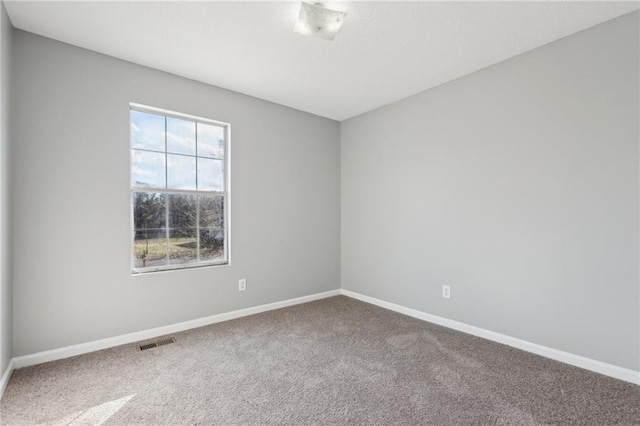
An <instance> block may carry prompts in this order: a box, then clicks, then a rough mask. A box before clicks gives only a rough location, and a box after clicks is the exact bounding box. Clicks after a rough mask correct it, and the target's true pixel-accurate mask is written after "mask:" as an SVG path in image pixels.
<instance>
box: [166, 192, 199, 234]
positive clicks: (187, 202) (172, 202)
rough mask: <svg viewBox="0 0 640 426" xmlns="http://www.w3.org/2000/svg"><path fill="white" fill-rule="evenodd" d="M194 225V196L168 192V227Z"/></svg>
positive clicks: (192, 226) (191, 226)
mask: <svg viewBox="0 0 640 426" xmlns="http://www.w3.org/2000/svg"><path fill="white" fill-rule="evenodd" d="M196 226H197V224H196V196H195V195H190V194H170V195H169V228H195V227H196Z"/></svg>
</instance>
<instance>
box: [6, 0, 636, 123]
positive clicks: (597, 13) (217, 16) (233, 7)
mask: <svg viewBox="0 0 640 426" xmlns="http://www.w3.org/2000/svg"><path fill="white" fill-rule="evenodd" d="M325 4H326V5H327V6H328V7H332V8H335V9H339V10H343V11H347V12H348V13H349V15H348V16H347V18H346V21H345V24H344V26H343V27H342V30H341V32H340V33H339V34H338V36H337V37H336V39H335V40H334V41H332V42H330V41H326V40H322V39H314V38H309V37H304V36H301V35H299V34H295V33H293V32H292V28H293V24H294V20H295V18H296V16H297V14H298V10H299V2H291V1H286V2H241V1H233V2H184V1H182V2H155V1H154V2H150V1H146V2H112V1H100V2H96V1H93V2H78V1H74V2H55V1H46V2H23V1H18V2H12V1H8V2H5V5H6V8H7V12H8V14H9V17H10V19H11V22H12V23H13V25H14V26H15V27H16V28H19V29H22V30H25V31H29V32H32V33H36V34H40V35H43V36H45V37H49V38H52V39H56V40H60V41H63V42H66V43H69V44H73V45H76V46H80V47H83V48H86V49H90V50H93V51H96V52H100V53H104V54H107V55H111V56H114V57H117V58H122V59H125V60H127V61H131V62H135V63H138V64H141V65H146V66H149V67H153V68H157V69H159V70H163V71H167V72H170V73H173V74H177V75H181V76H184V77H188V78H192V79H194V80H198V81H202V82H205V83H209V84H212V85H215V86H219V87H223V88H226V89H230V90H234V91H236V92H240V93H244V94H247V95H251V96H255V97H257V98H261V99H266V100H269V101H272V102H276V103H279V104H282V105H287V106H290V107H292V108H296V109H299V110H303V111H308V112H311V113H314V114H318V115H321V116H324V117H328V118H332V119H335V120H344V119H347V118H350V117H353V116H355V115H358V114H361V113H363V112H366V111H369V110H371V109H374V108H377V107H380V106H382V105H385V104H388V103H390V102H394V101H397V100H399V99H402V98H404V97H407V96H409V95H412V94H415V93H418V92H420V91H423V90H425V89H428V88H431V87H434V86H436V85H439V84H441V83H444V82H446V81H450V80H452V79H455V78H457V77H460V76H463V75H465V74H468V73H471V72H473V71H476V70H479V69H481V68H483V67H486V66H488V65H491V64H495V63H497V62H500V61H503V60H505V59H507V58H510V57H513V56H515V55H518V54H520V53H523V52H526V51H528V50H530V49H533V48H536V47H539V46H541V45H543V44H546V43H549V42H551V41H554V40H557V39H559V38H561V37H565V36H567V35H570V34H572V33H575V32H577V31H580V30H582V29H585V28H588V27H591V26H593V25H596V24H599V23H601V22H604V21H607V20H609V19H612V18H615V17H617V16H620V15H623V14H625V13H628V12H631V11H633V10H636V9H638V8H639V3H638V2H637V1H629V2H611V1H602V2H579V1H568V2H558V1H546V2H523V1H508V2H488V1H475V2H428V1H425V2H399V1H397V2H373V1H367V2H351V1H339V2H335V1H327V2H325Z"/></svg>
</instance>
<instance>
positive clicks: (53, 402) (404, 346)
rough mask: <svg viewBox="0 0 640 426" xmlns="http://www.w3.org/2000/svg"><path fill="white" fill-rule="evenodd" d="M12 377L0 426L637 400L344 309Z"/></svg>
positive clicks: (390, 417)
mask: <svg viewBox="0 0 640 426" xmlns="http://www.w3.org/2000/svg"><path fill="white" fill-rule="evenodd" d="M173 336H174V337H175V339H176V343H174V344H170V345H167V346H162V347H158V348H154V349H149V350H146V351H142V352H141V351H138V350H137V346H136V345H125V346H120V347H117V348H113V349H108V350H103V351H100V352H95V353H92V354H87V355H82V356H78V357H74V358H70V359H66V360H61V361H56V362H51V363H47V364H42V365H38V366H34V367H29V368H24V369H21V370H17V371H16V372H14V374H13V377H12V378H11V382H10V383H9V386H8V387H7V390H6V393H5V395H4V398H3V399H2V401H1V403H0V410H1V411H0V414H1V420H2V424H6V425H14V424H16V425H18V424H40V423H44V424H61V425H67V424H72V425H76V424H78V425H79V424H105V425H138V424H141V425H142V424H146V425H179V424H180V425H181V424H200V425H213V424H291V425H300V424H333V425H335V424H378V425H391V424H408V425H418V424H425V425H537V424H557V425H572V424H576V425H614V424H616V425H620V424H622V425H637V424H640V387H638V386H635V385H632V384H629V383H625V382H622V381H619V380H615V379H611V378H608V377H605V376H601V375H598V374H595V373H590V372H588V371H585V370H582V369H579V368H575V367H571V366H568V365H564V364H561V363H559V362H555V361H551V360H548V359H545V358H542V357H538V356H536V355H532V354H529V353H526V352H522V351H519V350H517V349H513V348H510V347H507V346H503V345H499V344H497V343H493V342H490V341H487V340H483V339H480V338H477V337H473V336H470V335H467V334H464V333H460V332H456V331H452V330H449V329H446V328H443V327H440V326H436V325H433V324H430V323H427V322H423V321H420V320H417V319H414V318H410V317H406V316H403V315H400V314H397V313H395V312H391V311H387V310H385V309H382V308H379V307H376V306H372V305H369V304H366V303H362V302H359V301H356V300H353V299H349V298H347V297H344V296H339V297H333V298H330V299H325V300H321V301H317V302H312V303H308V304H305V305H299V306H294V307H291V308H286V309H281V310H277V311H271V312H267V313H264V314H259V315H254V316H251V317H246V318H242V319H238V320H234V321H229V322H226V323H220V324H215V325H212V326H208V327H203V328H199V329H195V330H191V331H188V332H184V333H178V334H175V335H173Z"/></svg>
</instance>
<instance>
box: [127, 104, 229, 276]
mask: <svg viewBox="0 0 640 426" xmlns="http://www.w3.org/2000/svg"><path fill="white" fill-rule="evenodd" d="M129 117H130V143H131V216H132V218H131V223H132V271H133V272H134V273H140V272H150V271H159V270H169V269H179V268H188V267H196V266H206V265H221V264H226V263H228V258H229V247H228V223H229V221H228V220H227V217H228V210H229V179H228V176H229V175H228V169H229V168H228V158H229V155H228V147H229V125H228V124H225V123H220V122H217V121H213V120H208V119H203V118H199V117H193V116H189V115H184V114H178V113H173V112H168V111H163V110H158V109H154V108H149V107H143V106H140V105H131V108H130V112H129Z"/></svg>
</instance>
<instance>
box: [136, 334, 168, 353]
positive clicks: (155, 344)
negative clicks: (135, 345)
mask: <svg viewBox="0 0 640 426" xmlns="http://www.w3.org/2000/svg"><path fill="white" fill-rule="evenodd" d="M175 342H176V339H174V338H173V337H168V338H166V339H162V340H158V341H156V342H151V343H145V344H144V345H140V346H139V348H140V350H141V351H146V350H147V349H151V348H157V347H158V346H164V345H170V344H172V343H175Z"/></svg>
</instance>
